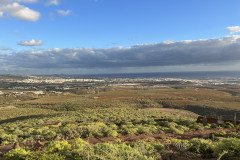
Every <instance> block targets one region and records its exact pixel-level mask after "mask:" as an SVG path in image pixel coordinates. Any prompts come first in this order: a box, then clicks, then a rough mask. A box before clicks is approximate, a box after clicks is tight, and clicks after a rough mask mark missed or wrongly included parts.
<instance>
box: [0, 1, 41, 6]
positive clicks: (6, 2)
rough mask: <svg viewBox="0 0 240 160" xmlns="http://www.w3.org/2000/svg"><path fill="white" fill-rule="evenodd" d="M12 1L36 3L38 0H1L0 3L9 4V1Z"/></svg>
mask: <svg viewBox="0 0 240 160" xmlns="http://www.w3.org/2000/svg"><path fill="white" fill-rule="evenodd" d="M14 2H17V3H36V2H38V0H1V1H0V5H2V4H4V5H6V4H11V3H14Z"/></svg>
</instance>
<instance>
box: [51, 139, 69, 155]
mask: <svg viewBox="0 0 240 160" xmlns="http://www.w3.org/2000/svg"><path fill="white" fill-rule="evenodd" d="M70 149H71V145H70V144H69V143H68V141H57V142H54V141H52V142H50V144H49V145H48V146H47V152H50V153H54V152H60V153H62V154H66V153H67V152H69V150H70Z"/></svg>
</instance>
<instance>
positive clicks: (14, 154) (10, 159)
mask: <svg viewBox="0 0 240 160" xmlns="http://www.w3.org/2000/svg"><path fill="white" fill-rule="evenodd" d="M28 154H29V152H28V151H26V150H25V149H23V148H17V149H12V150H10V151H9V152H8V153H6V154H4V156H3V159H4V160H24V159H26V157H27V155H28Z"/></svg>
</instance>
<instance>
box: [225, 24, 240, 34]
mask: <svg viewBox="0 0 240 160" xmlns="http://www.w3.org/2000/svg"><path fill="white" fill-rule="evenodd" d="M226 29H227V31H228V32H229V33H230V34H233V33H236V32H240V26H232V27H227V28H226Z"/></svg>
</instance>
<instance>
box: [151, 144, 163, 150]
mask: <svg viewBox="0 0 240 160" xmlns="http://www.w3.org/2000/svg"><path fill="white" fill-rule="evenodd" d="M152 145H153V147H154V149H155V150H157V151H162V150H164V149H165V146H164V145H163V144H161V143H160V142H155V143H153V144H152Z"/></svg>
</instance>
